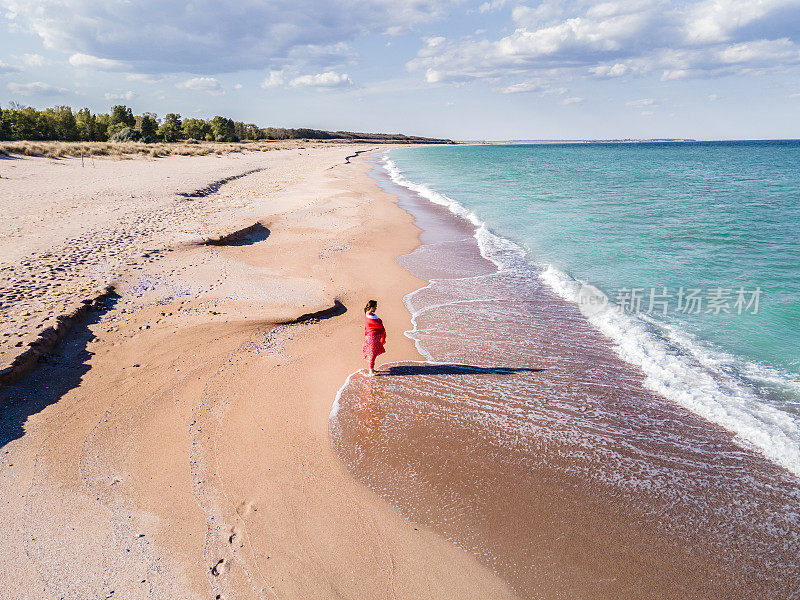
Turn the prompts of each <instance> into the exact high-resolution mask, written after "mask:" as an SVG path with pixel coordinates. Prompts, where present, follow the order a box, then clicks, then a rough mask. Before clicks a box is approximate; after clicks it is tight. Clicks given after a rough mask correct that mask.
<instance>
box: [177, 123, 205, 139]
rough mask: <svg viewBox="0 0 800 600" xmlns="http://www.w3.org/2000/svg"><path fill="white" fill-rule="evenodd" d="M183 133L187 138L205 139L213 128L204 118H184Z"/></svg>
mask: <svg viewBox="0 0 800 600" xmlns="http://www.w3.org/2000/svg"><path fill="white" fill-rule="evenodd" d="M182 126H183V135H184V136H185V137H186V138H187V139H193V140H204V139H206V134H209V133H211V128H210V127H209V126H208V123H206V122H205V121H204V120H202V119H193V118H189V119H184V120H183V125H182Z"/></svg>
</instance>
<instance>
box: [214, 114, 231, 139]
mask: <svg viewBox="0 0 800 600" xmlns="http://www.w3.org/2000/svg"><path fill="white" fill-rule="evenodd" d="M209 125H210V126H211V134H212V135H213V136H214V140H215V141H217V142H232V141H233V140H234V138H236V127H235V125H234V123H233V120H232V119H226V118H225V117H220V116H219V115H217V116H216V117H214V118H213V119H211V122H210V123H209Z"/></svg>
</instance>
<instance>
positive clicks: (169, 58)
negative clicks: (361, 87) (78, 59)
mask: <svg viewBox="0 0 800 600" xmlns="http://www.w3.org/2000/svg"><path fill="white" fill-rule="evenodd" d="M458 2H459V0H413V1H411V2H397V1H396V0H361V1H358V2H356V1H355V0H327V1H326V2H318V1H317V0H270V1H269V2H265V1H264V0H217V1H216V2H211V1H209V0H205V1H202V2H194V3H189V4H187V3H184V2H164V1H163V0H137V1H136V2H131V1H130V0H97V1H89V0H36V1H35V2H34V1H31V0H0V7H5V8H6V13H7V15H8V17H7V18H8V19H9V20H10V21H11V22H12V23H13V25H14V27H16V28H17V29H18V30H23V31H28V32H31V33H33V34H35V35H38V36H39V37H40V38H41V39H42V41H43V42H44V45H45V47H47V48H50V49H54V50H58V51H61V52H65V53H69V54H80V55H86V56H93V57H98V58H100V59H106V60H112V61H117V62H122V63H125V64H129V65H131V66H132V67H133V68H132V69H131V70H132V71H136V72H145V73H181V72H189V73H193V74H198V75H201V74H216V73H223V72H235V71H240V70H245V69H264V68H269V67H271V66H272V67H274V66H275V65H277V64H281V61H283V60H285V59H286V58H287V57H289V54H290V53H291V52H292V50H294V49H296V48H301V47H310V46H325V47H331V46H335V45H336V44H338V43H341V42H350V41H353V40H355V39H358V38H360V37H363V36H366V35H369V34H375V33H381V32H389V33H401V32H403V31H408V30H409V29H410V28H412V27H415V26H418V25H421V24H425V23H430V22H432V21H434V20H436V19H440V18H442V17H443V16H445V15H446V14H447V13H448V11H449V10H450V8H451V6H453V5H456V4H457V3H458ZM305 66H308V67H313V68H330V65H329V64H315V63H313V62H309V63H308V64H307V65H305Z"/></svg>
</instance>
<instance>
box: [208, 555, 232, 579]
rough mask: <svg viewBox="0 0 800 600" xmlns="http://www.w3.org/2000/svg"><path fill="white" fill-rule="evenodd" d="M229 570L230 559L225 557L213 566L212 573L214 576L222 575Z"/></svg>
mask: <svg viewBox="0 0 800 600" xmlns="http://www.w3.org/2000/svg"><path fill="white" fill-rule="evenodd" d="M227 570H228V561H226V560H225V559H224V558H220V559H219V560H218V561H217V564H215V565H214V566H213V567H211V574H212V575H213V576H214V577H219V576H220V575H222V574H224V573H225V572H226V571H227Z"/></svg>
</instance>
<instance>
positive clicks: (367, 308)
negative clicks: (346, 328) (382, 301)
mask: <svg viewBox="0 0 800 600" xmlns="http://www.w3.org/2000/svg"><path fill="white" fill-rule="evenodd" d="M376 308H378V301H377V300H370V301H369V302H367V305H366V306H365V307H364V312H365V313H368V312H369V311H370V310H375V309H376Z"/></svg>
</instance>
